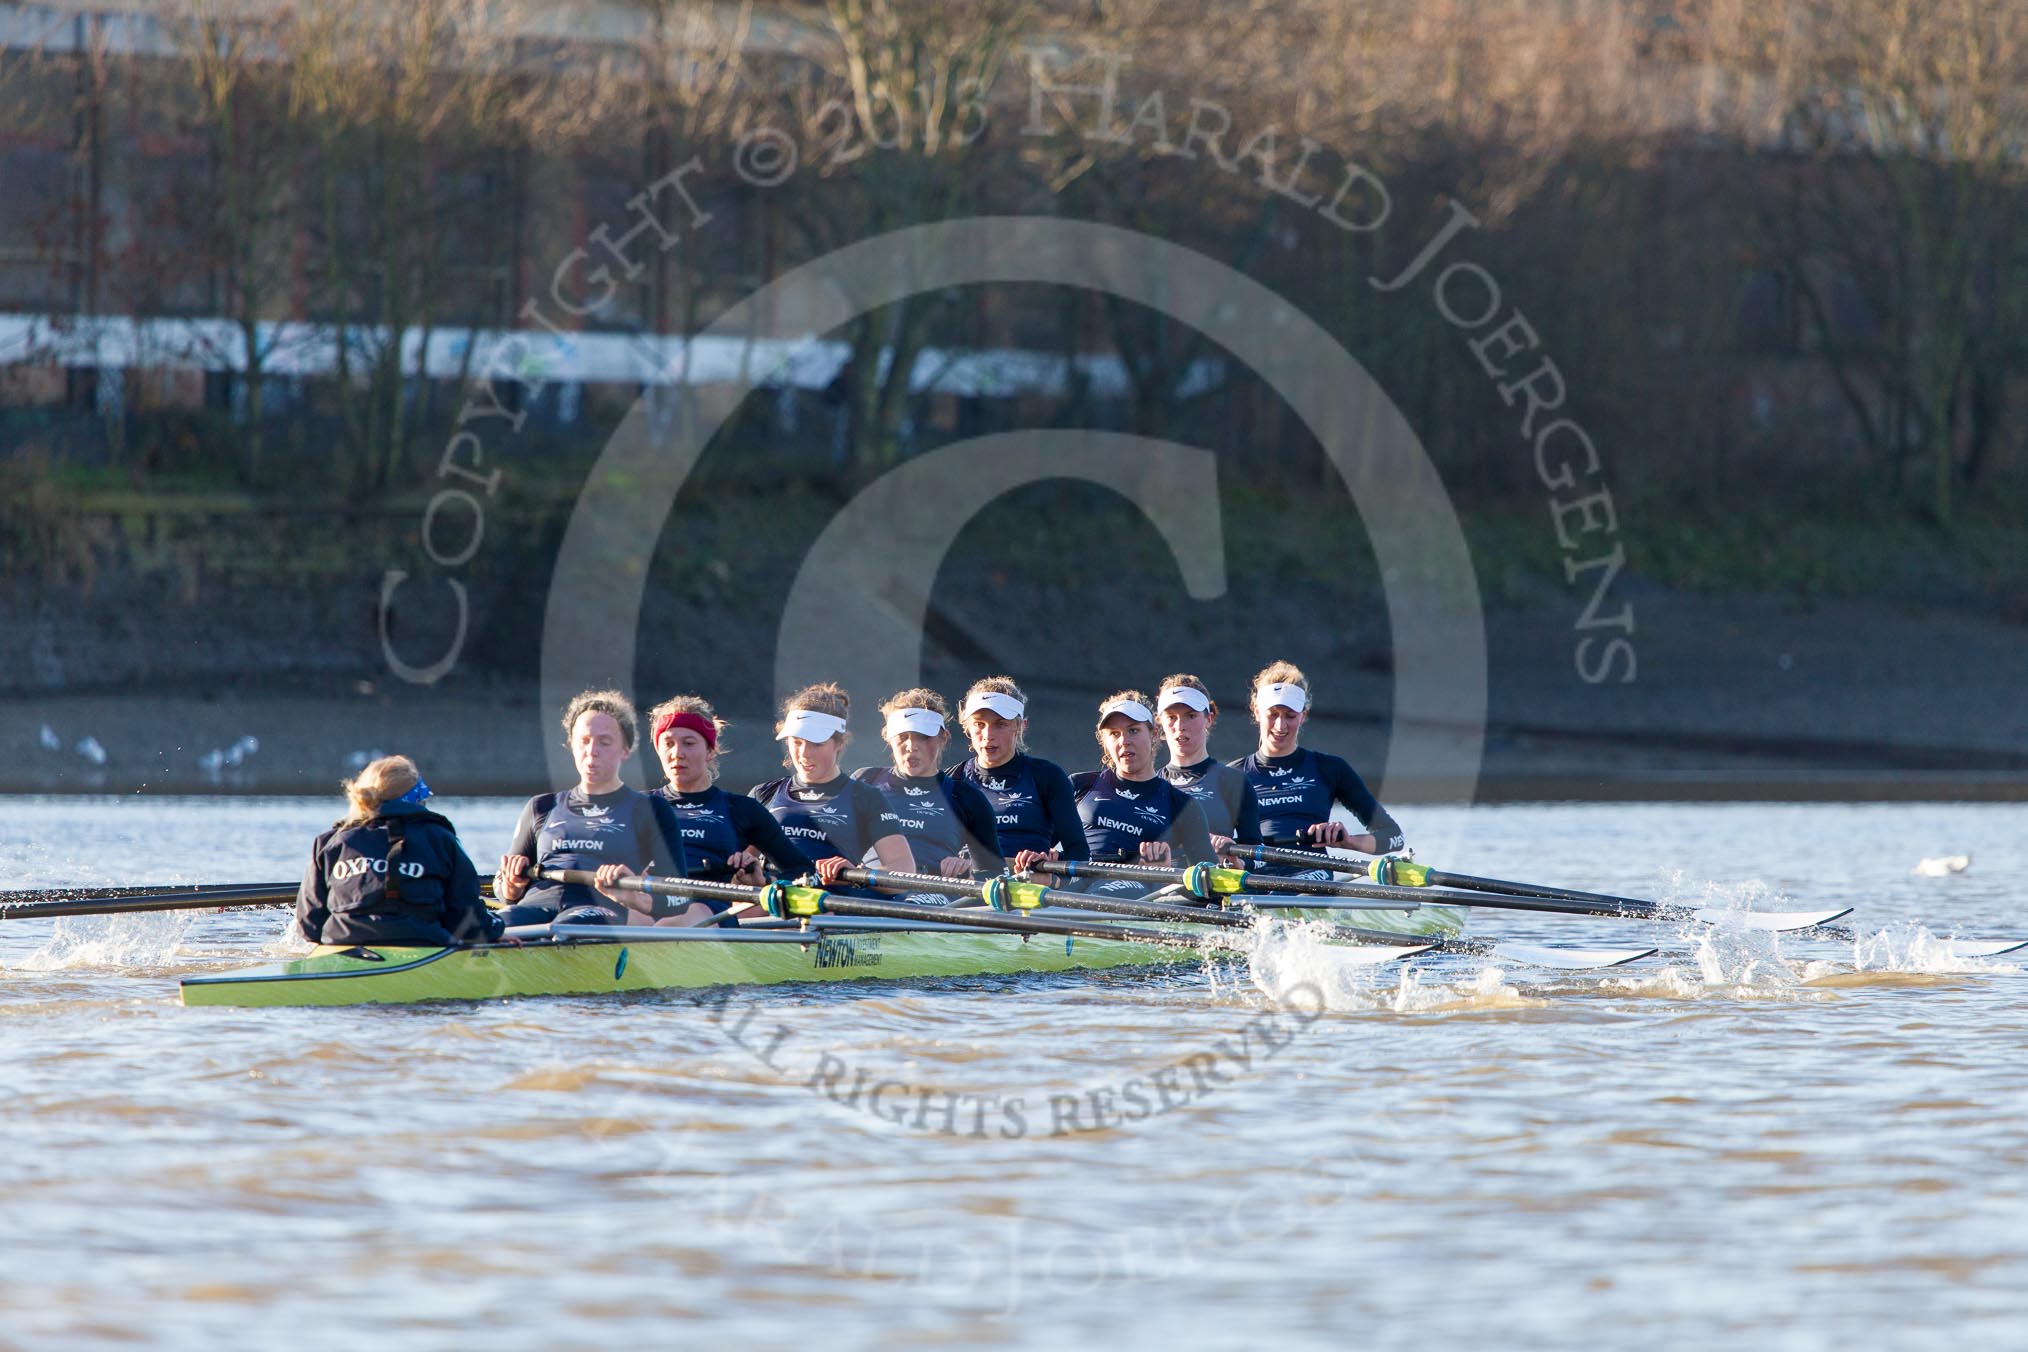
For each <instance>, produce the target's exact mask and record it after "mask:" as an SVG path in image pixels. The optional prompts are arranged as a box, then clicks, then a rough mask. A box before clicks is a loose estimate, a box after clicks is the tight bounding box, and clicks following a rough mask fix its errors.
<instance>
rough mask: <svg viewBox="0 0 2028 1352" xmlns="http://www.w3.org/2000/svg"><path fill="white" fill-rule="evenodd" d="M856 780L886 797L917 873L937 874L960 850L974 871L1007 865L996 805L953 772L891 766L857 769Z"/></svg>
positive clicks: (992, 869)
mask: <svg viewBox="0 0 2028 1352" xmlns="http://www.w3.org/2000/svg"><path fill="white" fill-rule="evenodd" d="M852 777H853V778H854V779H856V780H858V781H860V782H861V783H862V784H870V785H872V786H873V787H874V788H876V789H878V790H880V792H881V793H883V794H885V795H886V796H887V805H888V806H889V807H890V808H892V809H893V810H894V816H895V821H896V822H897V823H899V825H900V827H901V833H902V835H904V836H906V837H907V838H908V848H909V851H910V852H911V853H912V854H914V856H915V867H916V871H917V872H920V873H936V872H938V871H939V870H940V869H941V867H942V865H943V862H944V860H946V859H950V858H952V857H954V856H956V855H957V854H958V853H959V852H961V851H962V852H964V853H965V854H966V856H967V858H968V859H969V860H970V863H971V866H972V870H973V871H974V872H983V873H998V872H1000V871H1001V870H1002V869H1004V868H1006V867H1007V864H1006V861H1005V860H1004V859H1002V858H1001V857H1000V829H999V825H998V823H996V822H995V821H994V820H993V805H992V804H991V803H989V802H987V801H986V795H985V794H983V793H981V792H980V791H979V789H978V786H977V785H975V784H973V783H972V782H971V781H969V780H964V779H959V778H957V777H955V776H953V775H948V774H938V775H922V776H917V775H904V774H902V773H901V772H900V771H898V770H896V769H894V768H893V767H892V766H880V767H877V768H876V767H869V768H867V769H864V770H857V771H854V772H853V775H852Z"/></svg>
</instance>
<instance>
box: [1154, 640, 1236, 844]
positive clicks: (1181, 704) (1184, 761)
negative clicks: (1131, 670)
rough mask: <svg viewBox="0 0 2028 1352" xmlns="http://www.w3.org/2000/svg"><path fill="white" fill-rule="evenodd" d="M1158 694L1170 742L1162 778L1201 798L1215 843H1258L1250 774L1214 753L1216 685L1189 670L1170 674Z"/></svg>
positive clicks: (1157, 705) (1157, 703)
mask: <svg viewBox="0 0 2028 1352" xmlns="http://www.w3.org/2000/svg"><path fill="white" fill-rule="evenodd" d="M1159 689H1160V692H1161V693H1159V694H1157V695H1156V696H1155V716H1156V717H1157V718H1159V719H1160V720H1161V725H1162V739H1163V740H1164V741H1165V742H1167V743H1168V746H1169V763H1168V764H1167V765H1165V766H1163V767H1162V777H1163V778H1164V779H1166V780H1168V781H1169V782H1170V783H1171V784H1174V785H1175V786H1176V787H1177V788H1179V789H1181V790H1183V791H1184V792H1185V793H1187V794H1189V795H1190V796H1191V797H1192V798H1195V799H1196V800H1197V806H1199V807H1201V808H1203V809H1204V824H1205V825H1206V826H1208V827H1210V828H1211V843H1212V844H1213V845H1215V846H1217V847H1218V848H1219V850H1221V851H1224V850H1226V849H1229V848H1231V845H1232V842H1233V841H1235V840H1237V841H1239V842H1240V843H1241V844H1244V845H1258V844H1260V843H1261V835H1260V802H1259V800H1258V799H1256V798H1255V797H1254V792H1253V785H1251V784H1249V783H1247V779H1246V776H1245V775H1243V774H1241V773H1240V772H1239V771H1238V770H1235V769H1234V768H1233V767H1232V766H1230V765H1225V764H1222V763H1221V762H1219V761H1218V760H1216V759H1215V758H1214V757H1213V756H1212V754H1211V730H1212V729H1213V728H1215V727H1217V726H1218V701H1217V700H1215V699H1213V698H1211V687H1209V686H1207V685H1206V684H1204V682H1203V681H1200V680H1199V679H1197V678H1196V677H1195V676H1192V675H1190V674H1189V673H1188V672H1178V673H1177V674H1176V675H1174V676H1170V677H1167V678H1165V679H1164V680H1163V682H1162V684H1161V686H1160V687H1159Z"/></svg>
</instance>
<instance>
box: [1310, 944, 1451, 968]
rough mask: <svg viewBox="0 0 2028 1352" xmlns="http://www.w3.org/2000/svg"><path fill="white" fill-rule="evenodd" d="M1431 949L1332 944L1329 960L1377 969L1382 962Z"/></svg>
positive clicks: (1415, 945)
mask: <svg viewBox="0 0 2028 1352" xmlns="http://www.w3.org/2000/svg"><path fill="white" fill-rule="evenodd" d="M1432 947H1434V945H1432V944H1411V945H1396V944H1332V945H1331V960H1332V961H1333V962H1343V963H1345V964H1346V965H1348V966H1351V967H1378V966H1379V965H1380V964H1381V963H1383V962H1400V961H1401V960H1402V959H1403V958H1412V957H1414V956H1415V955H1416V954H1418V953H1427V952H1429V951H1430V949H1431V948H1432Z"/></svg>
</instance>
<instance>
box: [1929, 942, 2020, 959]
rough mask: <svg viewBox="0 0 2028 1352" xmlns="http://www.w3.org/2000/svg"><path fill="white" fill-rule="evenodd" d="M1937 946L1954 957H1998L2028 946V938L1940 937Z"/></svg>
mask: <svg viewBox="0 0 2028 1352" xmlns="http://www.w3.org/2000/svg"><path fill="white" fill-rule="evenodd" d="M1937 946H1938V947H1940V948H1942V949H1943V951H1944V952H1945V953H1946V954H1948V955H1949V956H1951V957H1953V958H1997V957H1999V956H2000V955H2001V954H2003V953H2018V952H2019V951H2021V950H2022V949H2024V948H2028V939H2001V940H1998V941H1996V942H1990V943H1989V942H1983V941H1981V940H1978V939H1939V940H1937Z"/></svg>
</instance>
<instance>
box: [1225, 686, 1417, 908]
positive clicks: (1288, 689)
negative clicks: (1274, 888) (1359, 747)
mask: <svg viewBox="0 0 2028 1352" xmlns="http://www.w3.org/2000/svg"><path fill="white" fill-rule="evenodd" d="M1250 703H1251V704H1252V707H1253V717H1254V721H1255V722H1256V723H1258V724H1259V725H1260V745H1259V746H1258V747H1257V748H1256V749H1255V750H1254V752H1253V754H1252V755H1250V756H1247V757H1245V758H1244V759H1242V760H1238V761H1234V762H1233V766H1234V768H1235V769H1237V770H1239V771H1240V772H1241V773H1242V774H1244V775H1245V776H1246V780H1247V783H1249V784H1251V785H1252V786H1253V791H1254V796H1255V797H1256V798H1257V799H1258V800H1259V802H1260V828H1261V834H1262V836H1263V838H1265V839H1266V840H1267V841H1268V842H1269V843H1271V844H1277V845H1307V846H1316V845H1338V846H1343V847H1344V848H1346V849H1350V850H1358V851H1360V852H1361V853H1363V854H1390V853H1392V852H1394V851H1395V850H1399V849H1401V848H1402V845H1403V840H1402V834H1401V827H1400V825H1399V824H1398V823H1397V822H1396V821H1395V820H1394V818H1393V817H1390V816H1389V815H1388V814H1387V809H1385V808H1383V807H1381V806H1380V800H1379V799H1377V798H1375V797H1374V796H1373V790H1371V789H1369V788H1367V787H1366V781H1365V780H1363V779H1361V778H1360V777H1359V772H1358V771H1356V770H1354V769H1353V768H1352V767H1351V765H1349V764H1348V763H1346V762H1345V761H1344V760H1342V759H1340V758H1339V757H1337V756H1331V755H1326V754H1325V753H1324V752H1321V751H1311V750H1308V749H1306V748H1304V747H1303V746H1301V745H1299V742H1300V739H1301V737H1302V733H1303V724H1304V723H1305V722H1306V721H1307V720H1308V718H1309V709H1310V683H1309V680H1308V679H1307V678H1306V677H1305V676H1304V675H1303V673H1302V672H1301V671H1300V670H1298V669H1297V668H1296V667H1295V665H1294V664H1292V663H1289V662H1274V663H1270V664H1269V665H1268V666H1266V667H1264V668H1262V670H1261V671H1260V673H1259V674H1258V675H1257V676H1255V677H1254V678H1253V689H1252V692H1251V700H1250ZM1335 804H1343V805H1344V806H1345V807H1347V808H1349V809H1350V810H1351V812H1352V815H1353V816H1355V817H1357V818H1358V819H1359V824H1360V825H1362V826H1364V827H1365V828H1366V832H1365V834H1363V835H1353V834H1352V833H1351V832H1349V831H1347V830H1346V829H1345V825H1344V823H1343V822H1336V821H1333V820H1331V809H1332V807H1333V805H1335ZM1270 871H1277V870H1270ZM1299 876H1300V875H1299ZM1320 876H1329V875H1328V874H1323V875H1320Z"/></svg>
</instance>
